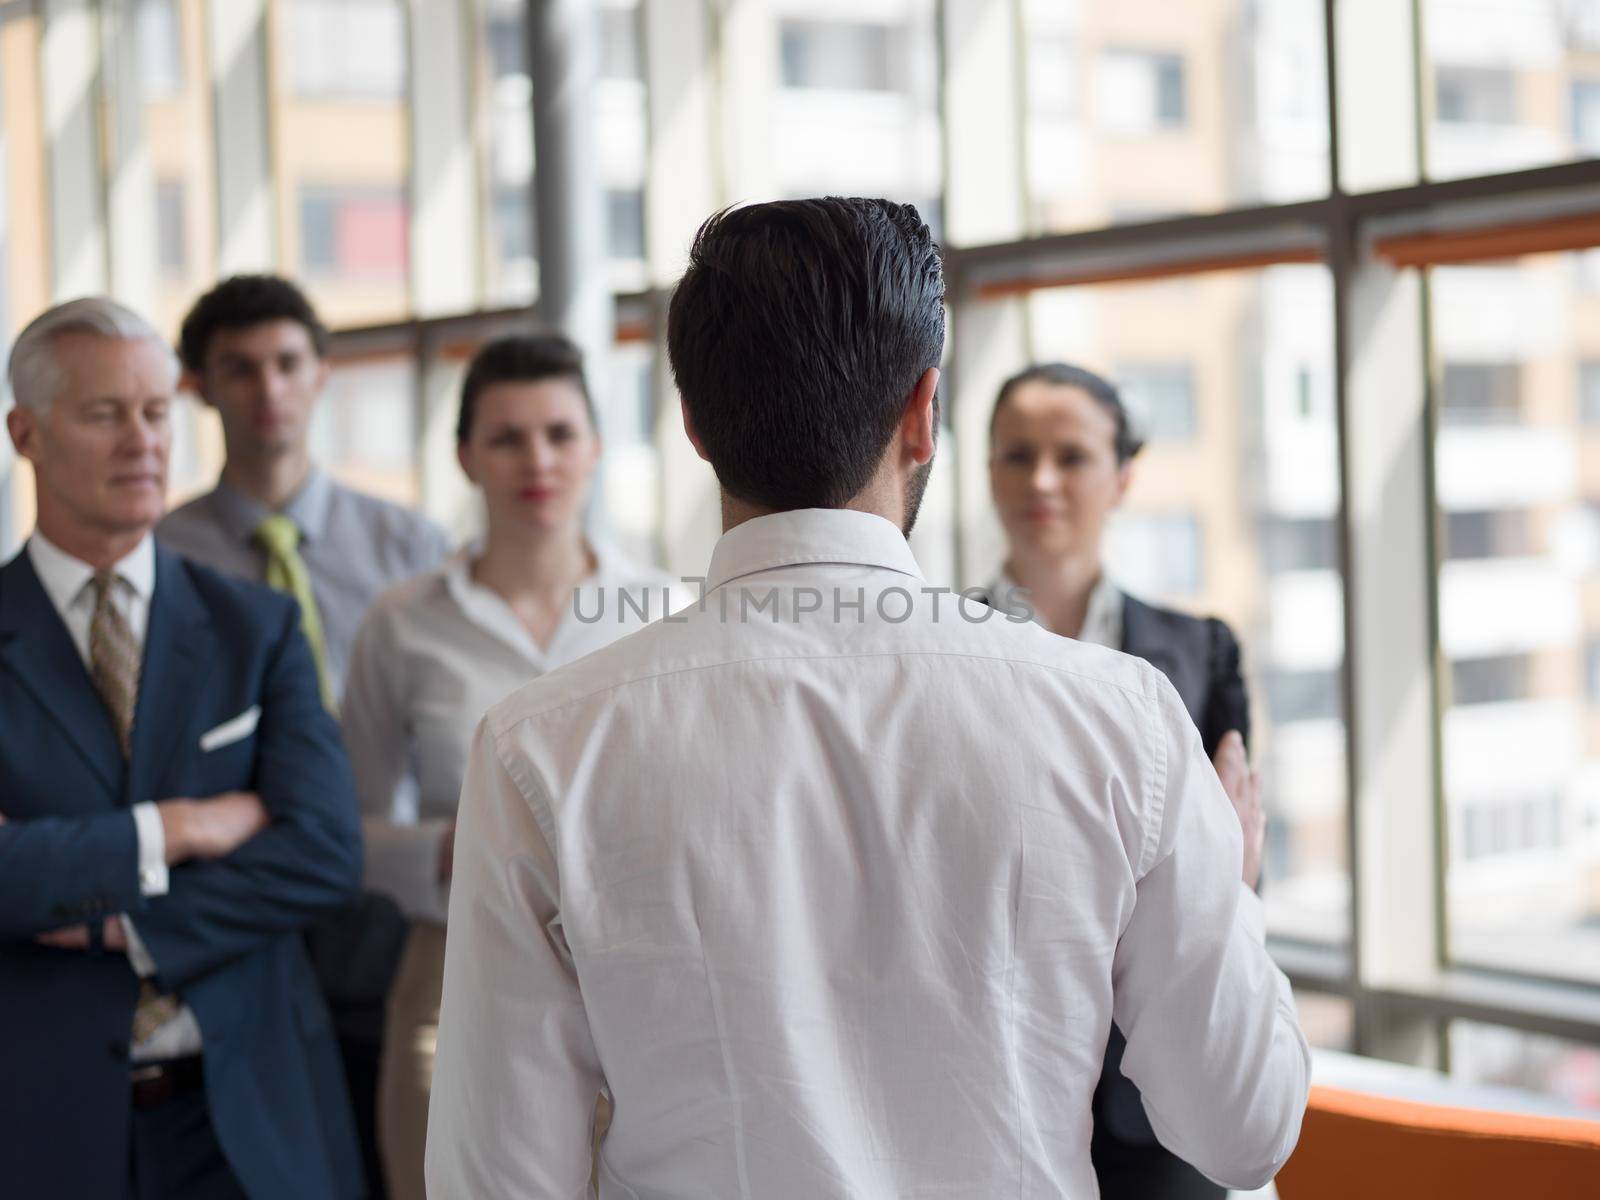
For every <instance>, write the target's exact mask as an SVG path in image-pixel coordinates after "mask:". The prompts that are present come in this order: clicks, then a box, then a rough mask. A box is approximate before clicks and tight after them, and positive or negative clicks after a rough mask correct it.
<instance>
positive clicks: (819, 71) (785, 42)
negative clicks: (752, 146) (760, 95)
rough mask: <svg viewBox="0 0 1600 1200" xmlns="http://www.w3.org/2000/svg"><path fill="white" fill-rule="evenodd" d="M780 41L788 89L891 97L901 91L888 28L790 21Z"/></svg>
mask: <svg viewBox="0 0 1600 1200" xmlns="http://www.w3.org/2000/svg"><path fill="white" fill-rule="evenodd" d="M778 37H779V53H780V57H781V59H782V63H783V86H784V87H786V88H827V89H832V90H837V91H853V92H888V91H894V90H896V89H897V88H898V87H900V86H901V81H900V80H899V79H898V78H897V76H896V72H895V57H896V56H895V54H894V47H893V45H892V43H893V41H894V31H893V30H892V29H891V28H890V27H889V26H888V25H881V24H868V23H865V22H848V21H816V20H809V19H808V20H785V21H784V22H783V23H782V25H781V27H780V29H779V33H778Z"/></svg>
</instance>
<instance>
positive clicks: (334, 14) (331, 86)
mask: <svg viewBox="0 0 1600 1200" xmlns="http://www.w3.org/2000/svg"><path fill="white" fill-rule="evenodd" d="M283 19H284V22H285V26H286V28H285V35H286V38H287V41H286V43H285V45H286V51H287V53H286V54H285V58H286V60H287V61H286V62H285V64H284V65H285V67H286V68H287V70H288V78H289V83H290V86H291V87H292V88H293V90H294V92H295V94H296V95H299V96H302V97H307V98H312V97H315V98H327V99H347V100H398V99H401V98H402V97H403V95H404V90H405V78H406V47H405V14H404V13H403V12H402V11H401V8H400V4H399V3H398V0H287V3H286V4H285V5H284V8H283Z"/></svg>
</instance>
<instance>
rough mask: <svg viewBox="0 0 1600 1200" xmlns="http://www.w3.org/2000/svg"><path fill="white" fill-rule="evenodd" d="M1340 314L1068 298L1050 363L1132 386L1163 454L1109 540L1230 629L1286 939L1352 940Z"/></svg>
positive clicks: (1169, 298) (1145, 297) (1110, 295)
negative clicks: (1336, 380) (1336, 320)
mask: <svg viewBox="0 0 1600 1200" xmlns="http://www.w3.org/2000/svg"><path fill="white" fill-rule="evenodd" d="M1332 306H1333V298H1332V287H1331V283H1330V280H1329V277H1328V274H1327V272H1326V271H1325V270H1324V269H1323V268H1321V267H1310V266H1306V267H1302V266H1284V267H1273V268H1269V269H1267V270H1264V271H1241V272H1231V273H1219V274H1212V275H1204V276H1196V277H1193V278H1187V279H1180V280H1174V281H1169V282H1160V283H1136V284H1118V285H1111V286H1096V287H1079V288H1061V289H1054V290H1049V291H1042V292H1037V293H1035V294H1034V295H1033V296H1032V298H1031V299H1030V301H1029V307H1030V318H1031V321H1032V330H1033V345H1034V347H1035V352H1036V357H1037V358H1039V359H1041V360H1049V359H1060V360H1064V361H1067V362H1070V363H1074V364H1076V365H1079V366H1085V367H1088V368H1089V369H1091V370H1094V371H1097V372H1099V373H1100V374H1102V375H1105V376H1107V377H1109V378H1112V379H1114V380H1116V381H1118V382H1119V383H1120V384H1121V386H1122V388H1123V390H1124V392H1125V395H1126V398H1127V402H1128V404H1129V406H1130V408H1131V409H1132V411H1133V413H1134V414H1135V415H1136V417H1137V418H1138V421H1139V423H1140V425H1141V427H1142V428H1141V431H1142V432H1143V433H1144V434H1145V435H1146V436H1147V438H1148V445H1147V446H1146V447H1145V449H1144V451H1143V452H1142V453H1141V454H1140V455H1139V457H1138V458H1137V459H1135V460H1134V468H1133V482H1132V484H1131V486H1130V487H1129V490H1128V493H1127V496H1126V498H1125V500H1124V502H1123V505H1122V507H1121V509H1119V510H1118V513H1117V514H1116V515H1115V516H1114V517H1113V519H1112V524H1111V526H1110V527H1109V529H1108V533H1107V547H1106V566H1107V571H1108V573H1109V574H1110V575H1111V577H1112V578H1113V579H1114V580H1116V581H1117V582H1118V583H1119V584H1121V585H1122V586H1123V587H1125V588H1126V589H1127V590H1128V591H1129V592H1130V593H1132V594H1133V595H1136V596H1139V597H1141V598H1142V599H1145V600H1147V601H1151V602H1155V603H1160V604H1166V605H1172V606H1174V607H1177V608H1180V609H1183V610H1186V611H1189V612H1193V613H1196V614H1205V615H1216V616H1219V617H1221V618H1223V619H1224V620H1225V621H1227V622H1228V624H1229V625H1230V626H1231V627H1232V629H1233V631H1234V633H1235V634H1236V635H1237V636H1238V638H1239V641H1240V645H1241V646H1242V648H1243V659H1244V673H1245V682H1246V685H1247V687H1248V689H1249V692H1250V697H1251V713H1252V719H1253V724H1254V727H1253V729H1252V733H1251V754H1252V756H1253V758H1254V759H1255V761H1256V763H1257V765H1258V766H1260V768H1261V769H1262V772H1263V775H1264V777H1265V780H1266V794H1267V806H1268V832H1267V861H1266V866H1265V872H1264V878H1265V882H1264V885H1263V890H1262V895H1263V898H1264V900H1265V902H1266V907H1267V920H1268V925H1269V927H1270V928H1271V929H1272V931H1273V932H1274V933H1276V934H1280V935H1284V936H1290V937H1298V938H1306V939H1313V940H1318V941H1329V942H1336V941H1341V940H1343V939H1345V938H1347V937H1348V932H1349V873H1348V869H1347V866H1346V851H1345V842H1346V839H1345V812H1346V807H1345V806H1346V803H1347V788H1346V784H1345V736H1344V722H1343V716H1342V713H1343V707H1342V701H1341V694H1342V693H1341V687H1342V684H1341V674H1340V672H1341V667H1342V664H1343V658H1344V627H1343V585H1342V582H1341V579H1340V574H1339V560H1338V536H1337V528H1338V527H1337V520H1338V513H1339V478H1338V457H1337V429H1336V423H1335V417H1334V404H1333V347H1332V336H1333V335H1332V329H1333V312H1332Z"/></svg>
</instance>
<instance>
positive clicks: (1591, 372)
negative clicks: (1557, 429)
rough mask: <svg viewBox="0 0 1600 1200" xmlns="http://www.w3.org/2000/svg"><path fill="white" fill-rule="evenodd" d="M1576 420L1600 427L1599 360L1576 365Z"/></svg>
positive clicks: (1589, 360) (1587, 360) (1590, 360)
mask: <svg viewBox="0 0 1600 1200" xmlns="http://www.w3.org/2000/svg"><path fill="white" fill-rule="evenodd" d="M1578 419H1579V420H1580V421H1582V422H1583V423H1584V424H1585V425H1600V359H1595V358H1591V359H1586V360H1585V361H1583V362H1581V363H1579V364H1578Z"/></svg>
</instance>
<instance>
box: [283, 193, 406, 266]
mask: <svg viewBox="0 0 1600 1200" xmlns="http://www.w3.org/2000/svg"><path fill="white" fill-rule="evenodd" d="M300 261H301V265H302V268H303V270H304V271H305V273H306V274H307V275H310V276H314V277H318V278H322V279H342V280H350V281H361V282H373V283H382V282H396V281H399V280H402V279H404V278H405V274H406V210H405V200H404V199H403V198H402V196H401V195H400V193H399V191H398V189H386V188H360V187H357V188H347V187H318V186H311V187H306V188H302V189H301V192H300Z"/></svg>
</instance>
